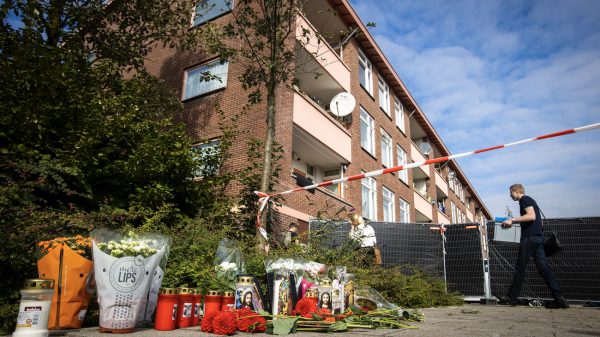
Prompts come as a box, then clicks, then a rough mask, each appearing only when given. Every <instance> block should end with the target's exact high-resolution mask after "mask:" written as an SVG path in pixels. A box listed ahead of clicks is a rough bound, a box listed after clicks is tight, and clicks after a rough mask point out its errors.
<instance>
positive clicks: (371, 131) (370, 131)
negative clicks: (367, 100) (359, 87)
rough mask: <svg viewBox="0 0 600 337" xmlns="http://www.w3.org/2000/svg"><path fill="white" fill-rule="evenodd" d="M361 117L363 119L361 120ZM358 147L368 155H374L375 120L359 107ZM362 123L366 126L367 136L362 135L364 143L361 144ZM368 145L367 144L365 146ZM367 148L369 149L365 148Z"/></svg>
mask: <svg viewBox="0 0 600 337" xmlns="http://www.w3.org/2000/svg"><path fill="white" fill-rule="evenodd" d="M363 115H364V117H365V118H363ZM360 123H361V127H360V146H361V147H362V148H363V149H365V151H367V152H368V153H370V154H371V155H372V156H373V157H375V156H376V154H375V119H374V118H373V117H372V116H371V115H370V114H369V113H368V112H367V110H365V108H363V107H362V106H361V107H360ZM363 123H364V124H365V125H366V131H367V135H364V136H365V137H367V138H365V141H364V142H363V129H362V126H363ZM367 143H368V144H367ZM365 146H369V148H367V147H365Z"/></svg>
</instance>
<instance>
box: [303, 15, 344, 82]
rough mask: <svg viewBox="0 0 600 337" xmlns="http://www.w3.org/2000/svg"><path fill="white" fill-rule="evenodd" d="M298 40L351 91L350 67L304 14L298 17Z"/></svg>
mask: <svg viewBox="0 0 600 337" xmlns="http://www.w3.org/2000/svg"><path fill="white" fill-rule="evenodd" d="M296 40H298V41H299V42H300V43H301V44H302V45H303V46H304V48H305V49H306V50H307V51H308V53H309V54H310V55H312V56H313V57H314V59H315V60H316V61H317V62H318V63H319V64H320V65H321V66H322V67H323V68H324V69H325V70H326V71H327V72H328V73H329V74H330V75H331V76H332V77H333V78H334V79H335V80H336V81H337V82H338V83H339V85H340V86H342V87H343V88H344V90H345V91H347V92H350V87H351V81H350V69H349V68H348V67H347V66H346V64H344V62H343V61H342V59H341V58H340V57H339V56H338V54H337V53H336V52H335V51H334V50H333V48H331V46H329V44H328V43H327V41H325V39H324V38H322V37H320V35H319V33H318V31H317V30H316V29H315V27H314V26H313V25H312V24H311V23H310V22H309V21H308V20H307V19H306V18H305V17H304V16H302V15H300V14H298V16H297V17H296Z"/></svg>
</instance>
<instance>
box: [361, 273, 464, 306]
mask: <svg viewBox="0 0 600 337" xmlns="http://www.w3.org/2000/svg"><path fill="white" fill-rule="evenodd" d="M353 272H354V273H355V274H356V278H357V280H358V283H359V284H361V285H368V286H371V287H373V288H374V289H377V290H378V291H379V292H380V293H381V294H382V295H383V296H384V297H385V298H386V299H387V300H388V301H390V302H391V303H394V304H396V305H399V306H401V307H403V308H428V307H437V306H449V305H462V304H463V298H462V296H461V295H460V294H456V293H448V292H446V288H445V284H444V281H443V280H442V279H440V278H436V277H432V276H430V275H428V274H427V273H425V272H423V271H421V270H419V269H418V268H416V267H411V266H404V267H393V268H380V267H372V268H356V269H353Z"/></svg>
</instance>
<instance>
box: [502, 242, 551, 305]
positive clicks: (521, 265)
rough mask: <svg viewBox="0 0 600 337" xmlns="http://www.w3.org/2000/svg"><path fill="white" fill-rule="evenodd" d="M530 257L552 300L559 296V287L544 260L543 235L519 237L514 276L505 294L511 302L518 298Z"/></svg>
mask: <svg viewBox="0 0 600 337" xmlns="http://www.w3.org/2000/svg"><path fill="white" fill-rule="evenodd" d="M532 256H533V260H534V261H535V264H536V266H537V269H538V272H539V273H540V275H541V276H542V277H543V278H544V281H545V282H546V285H548V287H549V288H550V291H551V292H552V296H553V297H554V298H557V297H559V296H561V292H560V285H559V284H558V280H557V279H556V276H554V274H553V273H552V271H551V270H550V268H549V267H548V260H547V259H546V253H544V235H532V236H526V237H521V243H520V245H519V259H518V260H517V265H516V266H515V268H516V270H515V275H514V278H513V281H512V284H511V285H510V289H509V291H508V294H507V295H508V297H510V298H511V299H513V300H516V299H517V297H519V294H520V293H521V287H522V286H523V280H524V279H525V271H526V270H527V264H528V263H529V258H530V257H532Z"/></svg>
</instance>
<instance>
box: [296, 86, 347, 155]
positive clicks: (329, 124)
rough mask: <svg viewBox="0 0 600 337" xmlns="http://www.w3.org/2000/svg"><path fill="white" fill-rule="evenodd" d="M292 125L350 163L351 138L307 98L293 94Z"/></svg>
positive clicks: (297, 93)
mask: <svg viewBox="0 0 600 337" xmlns="http://www.w3.org/2000/svg"><path fill="white" fill-rule="evenodd" d="M293 114H294V115H293V120H294V124H296V125H297V126H299V127H300V128H301V129H303V130H304V131H306V132H307V133H309V134H310V135H311V136H312V137H314V138H315V139H317V140H318V141H319V142H320V143H322V144H323V145H325V146H326V147H327V148H328V149H330V150H332V151H333V152H335V153H336V154H337V155H339V156H340V157H341V158H343V160H344V161H347V162H351V161H352V138H351V137H350V134H349V133H348V131H347V130H346V129H344V127H343V126H342V125H341V124H339V123H338V122H336V121H335V120H334V119H333V117H331V116H330V115H329V114H328V113H327V112H325V111H324V110H323V109H322V108H321V107H319V106H318V105H317V104H316V103H314V102H312V101H311V100H310V99H309V98H308V97H305V96H304V95H302V94H300V93H299V92H294V112H293Z"/></svg>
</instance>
